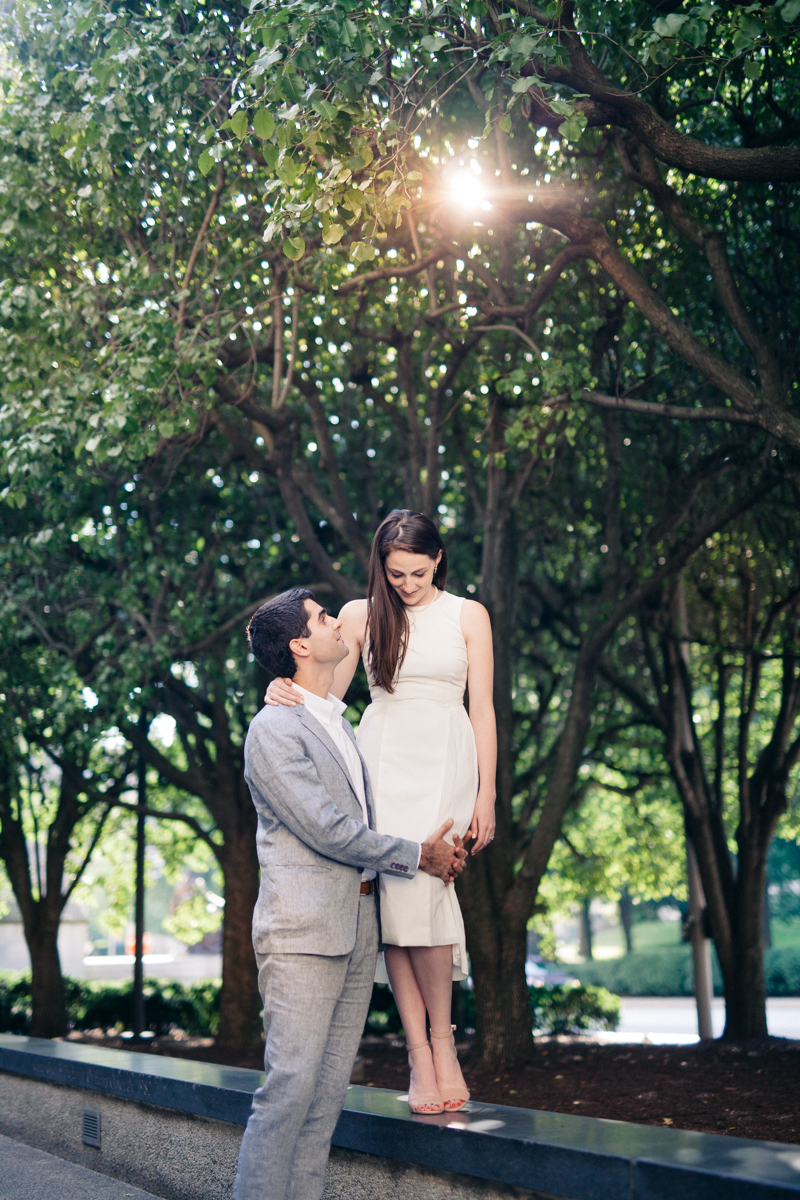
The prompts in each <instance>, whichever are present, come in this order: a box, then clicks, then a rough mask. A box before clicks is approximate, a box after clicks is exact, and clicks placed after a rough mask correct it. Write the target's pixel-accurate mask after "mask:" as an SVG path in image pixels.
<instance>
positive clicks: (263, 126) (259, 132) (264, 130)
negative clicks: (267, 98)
mask: <svg viewBox="0 0 800 1200" xmlns="http://www.w3.org/2000/svg"><path fill="white" fill-rule="evenodd" d="M253 129H254V130H255V133H256V137H257V138H261V141H262V142H264V141H266V140H267V138H271V137H272V135H273V133H274V132H275V118H274V117H273V115H272V113H268V112H267V110H266V109H265V108H260V109H259V110H258V112H257V113H256V114H255V116H254V117H253Z"/></svg>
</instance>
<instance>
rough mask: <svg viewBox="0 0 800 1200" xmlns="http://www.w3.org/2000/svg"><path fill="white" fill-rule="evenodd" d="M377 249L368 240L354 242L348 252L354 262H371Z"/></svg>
mask: <svg viewBox="0 0 800 1200" xmlns="http://www.w3.org/2000/svg"><path fill="white" fill-rule="evenodd" d="M377 253H378V251H377V250H376V249H375V247H374V246H371V245H370V243H369V242H356V243H355V245H354V246H353V249H352V250H351V252H350V258H351V259H352V261H353V262H354V263H362V262H371V261H372V259H373V258H374V257H375V255H376V254H377Z"/></svg>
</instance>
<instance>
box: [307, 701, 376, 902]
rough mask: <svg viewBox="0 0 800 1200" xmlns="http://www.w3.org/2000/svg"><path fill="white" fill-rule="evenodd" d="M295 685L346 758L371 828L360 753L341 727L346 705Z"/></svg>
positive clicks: (369, 874) (371, 873)
mask: <svg viewBox="0 0 800 1200" xmlns="http://www.w3.org/2000/svg"><path fill="white" fill-rule="evenodd" d="M293 686H294V687H296V688H297V690H298V692H302V693H303V700H304V701H305V706H306V708H307V710H308V711H309V712H310V713H311V715H312V717H314V718H315V719H316V720H317V721H319V723H320V725H322V726H323V727H324V729H325V732H326V733H327V734H328V736H329V737H330V739H331V741H332V742H333V744H334V746H335V747H336V749H337V750H338V751H339V753H340V754H341V756H342V758H343V759H344V765H345V766H346V767H347V773H348V775H349V776H350V782H351V783H352V785H353V791H354V792H355V794H356V797H357V799H358V803H359V804H360V805H361V812H362V815H363V818H364V824H365V825H366V826H369V812H368V811H367V794H366V790H365V788H364V766H363V763H362V762H361V758H360V756H359V753H358V751H357V750H356V748H355V746H354V745H353V741H352V739H351V738H350V737H349V736H348V734H347V732H346V730H345V728H344V725H343V724H342V722H343V720H344V718H343V716H342V714H343V713H344V711H345V709H346V708H347V705H346V704H343V703H342V701H341V700H338V699H337V698H336V696H334V695H332V694H331V693H330V692H328V696H327V699H325V700H323V698H322V696H317V695H315V694H314V692H309V691H307V689H306V688H301V687H300V685H299V684H298V683H295V684H294V685H293ZM361 878H362V879H364V880H367V879H374V878H375V872H374V871H372V870H365V871H362V872H361Z"/></svg>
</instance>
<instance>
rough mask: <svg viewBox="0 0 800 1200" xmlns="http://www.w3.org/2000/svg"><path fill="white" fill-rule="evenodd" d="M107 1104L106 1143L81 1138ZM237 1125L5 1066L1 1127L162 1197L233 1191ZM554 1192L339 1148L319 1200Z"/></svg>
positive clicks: (459, 1198)
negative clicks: (86, 1112) (85, 1119)
mask: <svg viewBox="0 0 800 1200" xmlns="http://www.w3.org/2000/svg"><path fill="white" fill-rule="evenodd" d="M84 1107H86V1108H92V1109H95V1110H97V1111H99V1112H100V1114H101V1142H102V1145H101V1147H100V1149H99V1150H98V1149H95V1148H94V1147H91V1146H84V1145H83V1143H82V1141H81V1132H82V1116H83V1108H84ZM243 1132H244V1131H243V1129H242V1127H241V1125H234V1124H228V1122H226V1121H216V1120H210V1119H208V1118H206V1117H197V1116H193V1115H191V1114H186V1113H180V1112H175V1111H172V1110H170V1109H165V1108H158V1107H156V1106H155V1105H149V1104H139V1103H135V1102H132V1101H128V1100H120V1099H117V1098H116V1097H113V1096H105V1095H103V1094H102V1093H99V1092H94V1091H88V1090H84V1089H82V1088H75V1087H67V1086H64V1085H61V1084H57V1083H51V1082H49V1081H43V1080H37V1079H30V1078H25V1077H22V1076H19V1075H12V1074H8V1073H5V1072H4V1073H2V1074H0V1133H2V1134H5V1135H6V1136H7V1137H11V1138H14V1139H16V1140H17V1141H20V1142H25V1143H26V1144H27V1145H29V1146H36V1147H37V1148H38V1149H40V1150H47V1151H48V1152H49V1153H51V1154H55V1155H57V1156H58V1157H59V1158H65V1159H68V1160H69V1161H70V1162H75V1163H80V1164H81V1165H82V1166H85V1167H89V1168H90V1169H91V1170H93V1171H100V1172H101V1173H102V1174H105V1175H110V1176H112V1177H113V1178H116V1179H121V1180H124V1181H125V1182H127V1183H132V1184H134V1185H135V1186H137V1187H140V1188H144V1189H145V1191H149V1192H152V1193H154V1194H155V1195H156V1196H162V1197H164V1200H229V1197H230V1195H231V1191H232V1188H233V1180H234V1177H235V1174H236V1162H237V1159H238V1155H239V1145H240V1143H241V1140H242V1134H243ZM473 1197H475V1198H478V1200H556V1198H554V1197H551V1196H545V1195H544V1193H540V1192H533V1191H528V1190H521V1189H519V1188H512V1187H504V1186H502V1185H497V1184H492V1183H486V1182H484V1181H482V1180H479V1179H474V1178H472V1177H469V1176H465V1175H456V1174H453V1173H451V1172H448V1171H434V1170H431V1169H430V1168H423V1167H417V1166H414V1165H412V1164H410V1163H406V1162H401V1161H399V1160H396V1159H387V1158H380V1157H378V1156H376V1155H372V1154H361V1153H358V1152H355V1151H350V1150H340V1149H337V1148H334V1150H333V1152H332V1154H331V1160H330V1163H329V1166H328V1174H327V1180H326V1185H325V1194H324V1198H323V1200H472V1198H473Z"/></svg>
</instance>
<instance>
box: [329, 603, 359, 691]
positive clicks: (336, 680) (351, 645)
mask: <svg viewBox="0 0 800 1200" xmlns="http://www.w3.org/2000/svg"><path fill="white" fill-rule="evenodd" d="M339 620H340V621H341V622H342V641H343V642H344V644H345V645H346V646H347V651H348V653H347V658H343V659H342V661H341V662H340V663H339V665H338V666H337V668H336V670H335V671H334V673H333V687H332V688H331V692H332V693H333V695H334V696H336V698H337V700H344V698H345V695H346V693H347V689H348V688H349V687H350V684H351V683H352V682H353V676H354V675H355V673H356V667H357V666H358V660H359V658H360V656H361V651H362V650H363V649H364V639H365V638H366V636H367V602H366V600H350V601H348V603H347V604H345V606H344V608H343V609H342V611H341V612H340V613H339Z"/></svg>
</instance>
